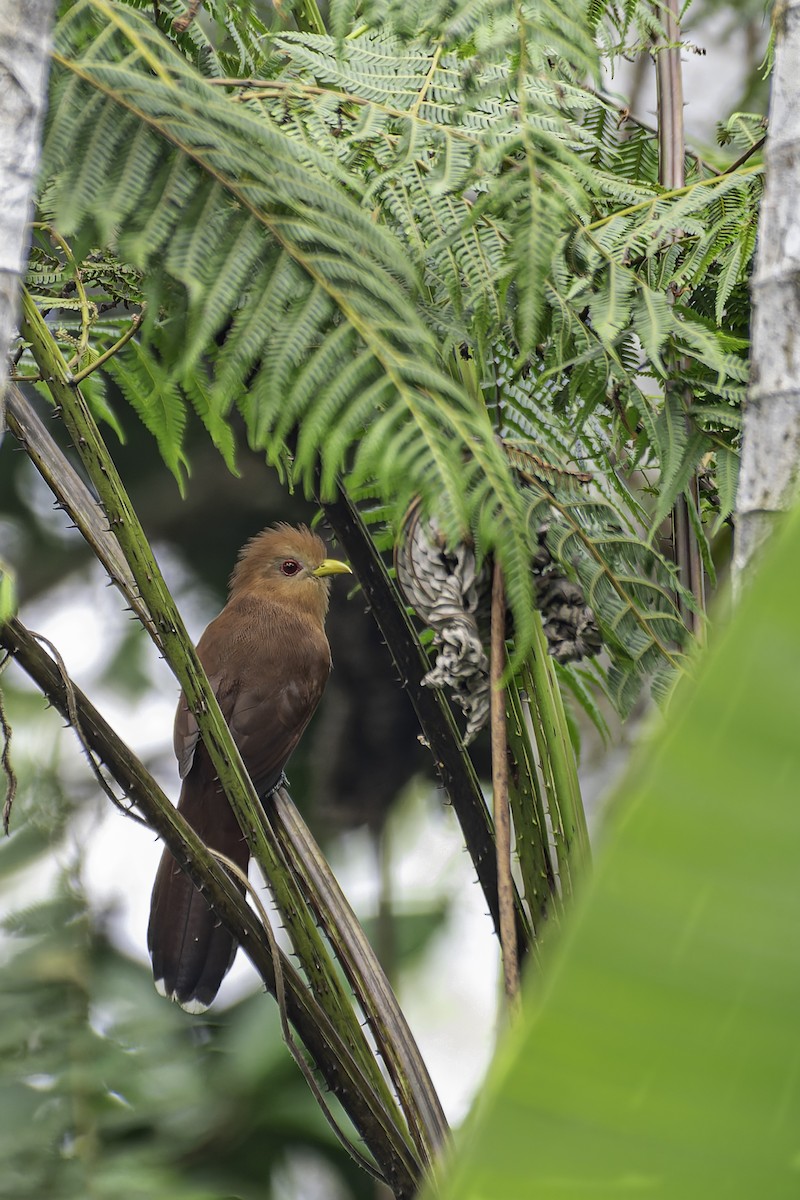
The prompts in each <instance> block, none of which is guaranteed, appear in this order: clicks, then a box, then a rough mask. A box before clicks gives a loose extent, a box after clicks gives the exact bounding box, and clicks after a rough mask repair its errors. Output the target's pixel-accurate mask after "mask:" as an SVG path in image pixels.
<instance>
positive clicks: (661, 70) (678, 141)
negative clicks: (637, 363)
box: [656, 0, 705, 636]
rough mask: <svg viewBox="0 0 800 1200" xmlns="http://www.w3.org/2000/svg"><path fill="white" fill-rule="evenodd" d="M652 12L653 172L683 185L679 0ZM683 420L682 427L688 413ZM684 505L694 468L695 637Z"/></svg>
mask: <svg viewBox="0 0 800 1200" xmlns="http://www.w3.org/2000/svg"><path fill="white" fill-rule="evenodd" d="M656 13H657V16H658V17H659V19H660V20H661V21H662V22H663V25H664V32H665V35H666V45H665V46H660V47H659V48H658V52H657V54H656V83H657V94H658V177H659V183H660V184H661V185H662V187H665V188H669V189H675V188H682V187H684V185H685V183H686V175H685V167H684V163H685V156H686V139H685V132H684V121H683V72H682V68H681V47H680V37H681V29H680V16H679V13H680V9H679V0H663V2H660V3H659V4H658V5H657V6H656ZM670 357H671V359H672V362H671V363H670ZM667 362H668V365H671V366H672V368H673V370H677V369H678V367H679V364H678V362H677V360H676V356H675V355H671V356H668V357H667ZM676 387H679V388H681V389H682V390H683V392H684V394H683V397H682V399H683V405H684V408H685V409H687V408H688V406H689V404H691V399H692V398H691V394H690V393H689V392H688V390H686V389H683V385H681V384H676V383H674V382H673V381H671V380H669V379H668V380H667V382H666V389H667V390H670V389H672V388H676ZM684 420H685V422H686V424H687V426H688V424H689V417H688V415H687V416H685V417H684ZM690 506H692V507H693V509H694V513H695V519H696V520H699V519H700V485H699V481H698V477H697V472H693V473H692V476H691V479H690V481H689V484H688V486H687V488H686V491H685V492H684V493H683V494H682V495H680V496H678V498H677V500H676V501H675V505H674V507H673V510H672V545H673V554H674V557H675V563H676V565H677V567H678V577H679V579H680V582H681V585H682V586H683V587H684V588H685V590H686V591H687V592H688V594H689V595H690V596H693V597H694V602H695V608H691V607H690V606H689V605H688V604H687V603H686V601H685V600H684V599H683V597H682V596H679V597H678V607H679V611H680V614H681V617H682V619H683V622H684V624H685V625H686V628H687V629H688V630H690V632H692V633H693V634H694V635H695V636H697V635H698V634H700V633H701V630H702V621H703V613H704V612H705V573H704V570H703V560H702V556H701V553H700V544H699V541H698V537H697V534H696V532H695V529H694V522H693V520H692V511H691V508H690Z"/></svg>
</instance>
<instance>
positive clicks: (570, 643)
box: [395, 501, 602, 743]
mask: <svg viewBox="0 0 800 1200" xmlns="http://www.w3.org/2000/svg"><path fill="white" fill-rule="evenodd" d="M547 529H548V527H547V525H546V524H544V525H542V526H540V528H539V530H538V542H539V545H538V549H537V551H536V554H535V555H534V557H533V561H532V564H531V569H532V573H533V575H534V580H535V586H536V599H537V606H538V608H539V611H540V612H541V615H542V623H543V627H544V632H545V636H546V638H547V643H548V649H549V651H550V654H551V655H552V656H553V658H555V659H556V660H557V661H558V662H561V663H567V662H577V661H578V660H579V659H582V658H586V657H588V656H590V655H593V654H597V653H598V652H599V650H600V648H601V646H602V638H601V636H600V631H599V629H598V626H597V622H596V620H595V617H594V613H593V612H592V610H591V609H590V608H589V606H588V605H587V604H586V602H585V600H584V598H583V593H582V592H581V589H580V587H579V586H578V585H577V584H576V583H573V582H572V581H571V580H569V579H567V577H566V576H565V575H563V574H562V572H561V571H560V569H559V567H558V565H557V564H556V563H555V562H554V561H553V558H552V555H551V553H550V550H549V547H548V545H547ZM395 567H396V569H397V581H398V583H399V585H400V588H401V590H402V592H403V595H404V596H405V598H406V600H407V601H408V602H409V604H411V605H412V606H413V608H414V609H415V611H416V612H417V614H418V616H419V617H420V618H421V620H423V621H424V622H425V624H426V625H428V626H429V627H430V628H431V629H432V630H433V644H434V647H435V649H436V661H435V664H434V667H433V669H432V670H431V671H429V672H428V674H427V675H426V676H425V678H424V679H423V683H425V684H427V685H428V686H429V687H445V688H448V689H449V690H450V692H451V695H452V697H453V700H454V702H455V703H456V704H457V705H458V706H459V707H460V708H461V709H463V711H464V714H465V716H466V718H467V728H466V732H465V734H464V742H465V743H469V742H470V741H472V739H473V738H474V737H475V735H476V734H477V733H478V732H479V730H481V729H482V728H483V726H484V725H485V724H486V723H487V721H488V719H489V659H488V657H487V654H486V650H485V649H484V641H485V637H484V636H483V635H485V632H486V630H488V628H489V611H490V605H491V574H490V571H489V570H488V568H487V567H486V566H484V567H483V568H482V569H481V570H480V571H478V569H477V564H476V560H475V553H474V550H473V548H472V546H470V545H468V544H465V543H461V544H460V545H458V546H457V547H456V548H455V549H452V550H451V549H448V547H447V545H446V542H445V539H444V537H443V535H442V533H441V531H440V530H439V528H438V527H437V525H436V523H435V522H434V521H424V520H423V519H422V516H421V508H420V504H419V502H418V501H417V502H416V503H415V504H413V505H412V506H411V508H410V509H409V511H408V514H407V516H406V519H405V522H404V523H403V530H402V536H401V539H400V542H399V544H398V545H397V547H396V549H395Z"/></svg>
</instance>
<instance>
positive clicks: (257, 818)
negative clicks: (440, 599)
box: [24, 297, 446, 1164]
mask: <svg viewBox="0 0 800 1200" xmlns="http://www.w3.org/2000/svg"><path fill="white" fill-rule="evenodd" d="M24 333H25V336H26V338H27V339H28V340H30V342H31V345H32V348H33V353H34V357H35V358H36V359H37V362H38V363H39V366H40V370H41V372H42V375H43V377H44V378H45V379H46V380H47V381H48V385H49V387H50V389H51V391H52V393H53V396H54V399H55V400H56V403H57V404H58V405H59V406H60V408H61V410H62V413H63V415H64V419H65V423H66V424H67V427H68V429H69V431H70V434H71V436H72V438H73V441H74V443H75V445H76V448H77V449H78V450H79V453H80V454H81V457H82V459H83V462H84V465H85V467H86V469H87V472H88V473H89V475H90V478H91V479H92V482H93V483H94V485H95V486H96V488H97V490H98V494H99V495H100V497H101V499H102V502H103V507H104V509H105V511H106V513H107V514H108V517H109V519H110V521H111V523H112V528H113V529H114V531H115V534H116V536H117V538H118V540H119V543H120V546H121V548H122V549H123V552H124V554H125V557H126V558H127V561H128V564H129V566H130V570H131V573H132V575H133V578H134V580H135V583H136V587H137V589H138V592H139V593H140V594H141V597H142V600H143V602H144V604H145V605H146V607H147V609H148V610H149V612H150V614H151V616H152V618H153V622H154V624H155V627H156V629H157V631H158V644H159V645H160V647H161V648H162V650H163V652H164V654H165V656H166V657H167V658H168V661H170V664H171V665H172V666H173V669H174V670H175V673H176V675H177V676H178V678H179V681H180V682H181V685H182V686H183V688H184V691H185V692H186V695H187V698H188V699H189V703H190V706H191V707H192V708H193V710H195V711H196V713H197V717H198V723H199V724H200V727H201V731H202V732H203V735H204V738H207V739H208V740H207V745H208V747H209V752H210V754H211V757H212V760H213V761H214V764H215V768H216V770H217V772H218V774H219V777H220V780H221V782H222V784H223V786H224V787H225V790H226V794H228V795H229V798H230V800H231V804H232V807H233V808H234V811H235V812H236V814H237V817H238V819H239V820H240V822H241V823H242V825H243V830H244V832H245V834H246V836H247V837H248V842H249V843H250V846H251V850H252V851H253V854H254V857H255V858H256V860H257V861H258V862H259V864H260V865H261V867H262V870H263V871H264V873H265V875H266V877H267V879H268V880H269V883H270V887H271V889H272V891H273V895H274V897H275V900H276V903H277V904H278V907H279V909H280V910H281V914H282V917H283V920H284V922H285V924H286V926H287V929H288V931H289V933H290V936H291V937H292V941H293V943H294V945H295V950H296V952H297V953H298V955H299V957H300V960H301V962H302V963H303V966H304V967H305V968H306V969H307V971H308V974H309V979H310V982H311V984H312V988H313V989H314V992H315V995H316V996H317V998H318V1000H319V1002H320V1003H322V1004H323V1006H324V1007H326V1009H328V1010H329V1011H330V1012H331V1015H332V1018H333V1019H334V1020H335V1021H336V1022H337V1024H338V1025H339V1026H340V1027H341V1029H342V1031H343V1035H344V1036H345V1037H346V1039H347V1041H348V1043H349V1044H350V1045H351V1047H352V1049H353V1051H354V1053H355V1054H356V1056H357V1058H358V1060H359V1062H360V1064H361V1066H362V1068H363V1069H364V1070H365V1071H366V1073H367V1075H368V1076H369V1077H370V1078H371V1079H372V1081H373V1085H374V1086H375V1087H376V1089H377V1091H378V1093H379V1094H380V1095H381V1096H382V1098H383V1100H384V1103H385V1104H386V1105H387V1110H388V1111H390V1112H392V1111H396V1102H395V1100H394V1097H393V1096H392V1095H391V1092H390V1091H389V1089H388V1086H387V1084H386V1081H385V1079H384V1077H383V1075H382V1072H381V1071H380V1068H379V1066H378V1064H377V1061H376V1059H375V1057H374V1054H373V1052H372V1050H371V1048H370V1047H369V1044H368V1043H367V1041H366V1039H365V1038H364V1033H363V1030H362V1029H361V1026H360V1023H359V1021H358V1018H357V1016H356V1014H355V1011H354V1009H353V1007H352V1002H351V1000H350V998H349V996H348V994H347V992H346V991H345V989H344V986H343V983H342V980H341V978H340V976H339V975H338V972H336V970H335V968H334V965H333V963H332V962H331V960H330V956H329V954H328V951H327V948H326V947H325V944H324V942H323V940H322V938H321V937H320V934H319V932H318V930H317V928H316V925H315V923H314V920H313V917H312V916H311V913H310V911H309V909H308V905H307V903H306V900H305V893H304V885H303V881H301V880H299V879H298V878H297V877H296V876H295V874H294V873H293V872H292V870H291V869H289V868H288V867H287V865H286V862H285V861H284V852H283V849H282V847H281V841H280V839H279V838H278V837H277V836H276V834H275V831H274V830H273V828H272V827H271V825H270V822H269V821H267V820H265V817H264V814H263V810H262V809H261V805H260V803H259V802H258V799H257V797H256V796H255V793H254V792H253V789H252V784H251V783H250V781H249V779H248V777H247V775H246V772H244V768H243V765H242V764H241V761H240V759H239V756H238V751H237V750H236V748H235V746H234V745H233V742H232V740H231V738H230V735H229V732H228V730H227V727H226V725H225V723H224V720H223V719H222V717H221V714H220V713H219V711H218V706H217V704H216V700H215V698H214V697H213V693H211V692H210V689H208V685H207V683H206V682H205V679H204V674H203V672H202V669H201V668H200V665H199V662H198V661H197V659H196V654H195V653H194V651H193V649H192V648H191V644H190V643H189V641H188V638H186V635H185V631H183V629H182V625H181V622H180V617H179V615H178V614H177V610H176V609H175V606H174V602H173V601H172V599H171V597H170V596H169V593H168V592H167V590H166V587H165V585H164V583H163V580H162V579H161V577H160V573H159V571H158V568H157V566H156V564H155V561H154V560H153V558H152V554H151V553H150V551H149V547H147V545H146V541H145V539H144V535H143V533H142V531H141V529H140V527H139V525H138V520H137V518H136V517H135V514H134V512H133V509H132V508H131V506H130V502H129V501H128V499H127V496H126V495H125V492H124V489H123V488H122V484H121V481H120V480H119V478H118V476H117V474H116V471H115V469H114V466H113V463H112V462H111V460H110V458H109V457H108V454H107V451H106V449H105V446H104V445H103V443H102V439H101V438H100V436H99V433H98V431H97V429H96V426H95V425H94V422H93V420H92V418H91V415H90V414H89V412H88V409H87V408H86V405H85V402H84V401H83V399H82V397H81V396H80V392H79V390H78V389H77V388H73V387H72V386H71V385H70V382H69V378H68V374H67V372H66V369H65V367H64V364H63V360H62V359H61V356H60V354H59V352H58V349H57V347H56V346H55V344H54V342H53V340H52V338H51V336H50V334H49V331H48V330H47V327H46V325H45V324H44V322H43V321H42V319H41V317H40V316H39V314H38V311H37V310H36V307H35V305H33V303H32V302H31V301H30V299H29V298H27V297H26V299H25V327H24ZM215 710H216V711H215ZM242 792H243V793H244V795H242ZM309 836H310V835H309ZM334 882H335V881H334ZM331 927H332V928H335V927H336V925H335V922H331ZM337 951H338V948H337ZM343 954H344V955H345V956H346V954H347V948H346V947H345V948H344V950H343ZM369 965H370V968H372V967H373V966H376V964H369ZM362 966H363V958H362V961H361V963H360V965H359V964H356V965H355V966H354V967H353V970H352V972H351V974H352V973H355V974H357V972H358V971H359V970H360V969H361V967H362ZM378 970H379V968H378ZM387 988H388V985H387ZM361 992H362V995H363V996H370V994H371V984H370V982H369V981H368V980H364V981H363V985H362V989H361ZM377 993H378V996H379V998H380V996H381V994H383V995H384V996H385V992H383V991H382V988H381V987H378V989H377ZM379 1002H380V999H379ZM367 1008H368V1006H367ZM395 1009H396V1002H395ZM398 1013H399V1010H396V1011H395V1012H394V1013H392V1014H391V1019H390V1020H388V1021H386V1022H383V1023H380V1029H381V1031H383V1030H384V1029H391V1028H392V1026H393V1024H394V1027H395V1028H396V1027H398V1020H397V1014H398ZM367 1015H368V1016H370V1015H371V1014H370V1013H369V1011H367ZM405 1033H406V1035H407V1042H406V1045H408V1044H409V1042H411V1039H410V1034H408V1032H407V1029H406V1031H405ZM379 1044H380V1041H379ZM383 1052H384V1053H385V1056H386V1057H387V1059H388V1060H389V1061H391V1062H392V1063H393V1065H394V1071H393V1075H395V1077H401V1078H402V1084H403V1086H402V1087H401V1088H400V1089H399V1090H400V1092H401V1094H402V1097H403V1100H404V1101H405V1102H406V1103H407V1105H408V1109H407V1112H406V1116H407V1118H408V1124H409V1128H410V1130H411V1133H412V1137H413V1140H414V1142H415V1144H416V1147H417V1151H418V1153H419V1154H420V1155H421V1158H422V1162H423V1163H427V1164H429V1163H430V1162H431V1161H432V1158H433V1156H434V1154H435V1152H436V1151H437V1149H438V1148H439V1147H440V1146H441V1143H442V1140H443V1139H444V1137H445V1136H446V1124H445V1123H444V1118H443V1116H442V1115H441V1109H440V1107H438V1101H436V1100H435V1093H434V1092H433V1089H432V1087H431V1085H430V1080H429V1079H428V1077H427V1074H426V1072H425V1070H424V1065H423V1064H422V1062H421V1059H419V1056H418V1052H417V1056H416V1059H415V1061H414V1062H413V1063H409V1064H407V1063H406V1062H405V1059H404V1051H403V1049H402V1048H400V1047H399V1046H396V1047H392V1048H389V1049H387V1047H386V1046H384V1047H383ZM407 1067H408V1070H406V1068H407ZM432 1097H433V1099H432ZM417 1100H419V1102H420V1103H419V1104H417Z"/></svg>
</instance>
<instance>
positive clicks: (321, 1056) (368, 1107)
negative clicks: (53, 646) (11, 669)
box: [0, 618, 419, 1200]
mask: <svg viewBox="0 0 800 1200" xmlns="http://www.w3.org/2000/svg"><path fill="white" fill-rule="evenodd" d="M0 645H2V646H4V647H5V648H6V649H7V650H8V651H9V652H10V653H11V654H13V656H14V658H15V660H16V661H17V662H19V664H20V666H22V668H23V669H24V670H25V671H26V673H27V674H28V675H29V676H30V677H31V679H33V680H34V682H35V683H36V684H37V686H38V687H39V688H40V690H41V691H42V693H43V695H44V696H46V697H47V699H48V700H49V701H50V703H51V704H52V705H53V706H54V707H55V708H56V709H57V711H59V712H60V713H61V714H62V716H63V717H64V718H65V719H66V720H67V721H76V722H77V724H78V727H79V731H80V737H81V739H82V741H83V742H84V745H85V747H86V748H87V750H90V751H91V752H92V753H93V754H94V755H96V756H97V758H98V759H99V760H100V761H101V762H102V763H103V764H104V766H105V767H106V768H107V770H108V771H109V772H110V773H111V775H112V776H113V778H114V779H115V780H116V781H117V783H118V784H119V786H120V787H121V788H122V790H123V793H124V794H125V795H126V796H127V797H129V799H130V800H131V802H132V803H133V804H134V805H135V806H136V808H137V809H138V810H139V811H140V812H141V813H142V815H143V816H145V817H146V819H147V822H148V824H149V825H150V826H151V827H152V828H153V829H154V830H155V831H156V832H157V833H158V835H159V837H161V838H162V839H163V841H164V843H165V845H166V846H168V847H169V850H170V852H171V853H172V854H173V856H174V857H175V860H176V861H177V862H179V863H181V864H182V866H183V867H184V869H185V870H186V871H187V872H188V874H189V875H190V877H191V878H192V880H193V882H194V883H196V884H197V886H198V887H200V888H201V889H202V890H203V891H204V894H205V895H206V896H207V897H208V899H209V901H210V902H211V903H212V905H213V907H214V911H215V912H216V913H217V915H218V916H219V918H220V920H221V921H222V922H223V924H224V925H225V926H226V927H227V928H228V929H230V931H231V933H233V934H234V936H235V937H236V938H237V940H238V941H239V942H240V943H241V945H242V947H243V949H244V951H245V953H246V954H247V955H248V957H249V958H250V960H251V961H252V963H253V965H254V966H255V968H256V970H257V971H258V972H259V974H260V976H261V978H262V979H263V981H264V983H265V984H266V986H267V988H268V989H269V991H270V992H271V993H272V994H273V995H275V994H276V976H275V972H276V967H275V962H274V960H273V954H272V951H271V949H270V946H269V944H268V942H267V939H266V938H265V937H264V933H263V931H262V929H261V927H260V924H259V921H258V919H257V917H256V914H255V913H254V911H253V910H252V909H251V908H250V907H249V906H248V905H247V903H246V902H245V900H244V897H243V896H242V895H241V893H240V892H239V890H238V888H237V887H236V886H235V884H234V883H233V881H232V879H231V878H230V876H229V875H228V873H227V872H226V871H225V870H224V869H223V868H222V867H221V866H220V864H219V863H218V862H217V861H216V859H215V858H214V856H213V854H212V853H211V852H210V851H209V850H208V849H207V848H206V846H205V845H204V843H203V842H202V841H201V840H200V838H199V837H198V836H197V834H196V833H195V832H194V830H193V829H192V828H191V826H190V825H188V824H187V822H186V820H185V819H184V818H183V816H182V815H181V814H180V813H179V812H178V811H177V809H176V808H175V807H174V806H173V805H172V804H171V803H170V801H169V799H168V798H167V796H166V795H165V794H164V793H163V792H162V790H161V789H160V787H159V786H158V784H157V783H156V781H155V780H154V779H153V778H152V776H151V775H150V774H149V772H148V771H147V769H146V768H145V767H144V766H143V765H142V763H141V762H140V761H139V759H138V758H137V757H136V755H134V754H133V753H132V751H131V750H130V749H129V747H128V746H127V745H126V744H125V743H124V742H123V741H121V739H120V738H118V737H117V735H116V734H115V733H114V731H113V729H111V727H110V726H109V725H108V723H107V722H106V721H105V720H104V718H103V717H102V716H101V715H100V714H99V713H98V712H97V710H96V709H95V708H94V706H93V705H92V704H91V703H90V701H89V700H88V699H87V698H86V697H85V696H84V695H83V693H82V692H81V691H80V689H79V688H77V687H76V686H75V685H74V684H73V683H72V681H71V680H69V678H67V677H65V675H64V674H62V672H61V671H60V670H59V668H58V666H57V665H56V663H55V661H54V660H53V658H52V657H51V656H50V655H49V654H48V653H47V652H46V651H45V650H44V649H43V648H42V647H41V646H40V645H39V643H38V642H37V640H36V638H35V637H34V636H33V635H31V634H30V632H29V631H28V630H26V628H25V626H24V625H23V624H22V623H21V622H20V621H19V620H17V619H16V618H12V619H11V620H10V621H8V622H7V623H6V624H5V625H4V626H2V627H0ZM279 958H280V970H281V975H282V979H283V984H284V989H283V990H284V994H285V1000H286V1007H287V1014H288V1017H289V1020H290V1021H291V1023H292V1024H293V1025H294V1027H295V1029H296V1030H297V1032H298V1034H299V1036H300V1037H301V1038H302V1040H303V1042H304V1044H305V1045H306V1047H307V1048H308V1050H309V1051H310V1053H311V1054H312V1056H313V1059H314V1061H315V1063H316V1064H317V1066H318V1068H319V1070H320V1072H321V1073H322V1075H323V1076H324V1078H325V1080H326V1082H327V1084H328V1086H329V1088H330V1089H331V1091H332V1092H333V1093H334V1094H335V1095H337V1096H338V1097H339V1099H340V1100H341V1102H342V1105H343V1107H344V1109H345V1111H346V1112H347V1113H348V1115H349V1117H350V1119H351V1120H352V1121H353V1123H354V1125H355V1127H356V1129H357V1130H358V1132H359V1134H360V1135H361V1137H363V1139H364V1141H365V1144H366V1145H367V1147H368V1148H369V1150H370V1151H371V1152H372V1153H373V1154H374V1156H375V1160H376V1162H377V1163H378V1165H379V1167H380V1168H381V1171H382V1172H383V1174H384V1176H385V1178H386V1179H387V1181H388V1182H389V1183H390V1185H391V1186H392V1189H393V1191H394V1193H395V1195H396V1196H397V1197H404V1198H406V1200H410V1197H411V1196H413V1195H414V1194H415V1192H416V1186H417V1183H418V1181H419V1163H418V1161H417V1160H416V1158H415V1156H414V1154H413V1152H412V1151H411V1149H410V1147H409V1146H408V1144H407V1141H406V1138H405V1136H404V1131H403V1130H402V1125H401V1124H398V1123H396V1120H395V1119H394V1117H393V1115H392V1114H391V1113H390V1111H389V1110H388V1109H387V1107H386V1105H385V1102H384V1098H383V1096H382V1095H380V1094H379V1092H378V1090H377V1089H376V1088H375V1086H374V1083H373V1082H372V1081H371V1080H370V1078H369V1076H368V1075H367V1074H366V1073H365V1072H364V1070H363V1068H362V1066H361V1065H360V1064H359V1062H358V1061H357V1059H356V1057H355V1056H354V1055H353V1053H352V1051H351V1050H350V1048H349V1047H348V1046H347V1044H346V1042H345V1041H344V1040H343V1038H342V1036H341V1033H340V1031H339V1029H338V1028H337V1022H334V1021H333V1020H332V1019H331V1017H330V1016H329V1014H328V1013H327V1012H326V1011H325V1009H324V1008H323V1007H322V1006H320V1005H319V1004H318V1003H317V1001H316V1000H315V999H314V998H313V996H312V995H311V993H310V991H309V989H308V987H307V986H306V984H305V982H304V981H303V979H302V978H301V976H300V974H299V972H298V971H297V970H296V969H295V967H294V966H293V964H292V963H291V961H290V959H288V958H287V957H286V956H285V955H284V954H283V953H282V952H279Z"/></svg>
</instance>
